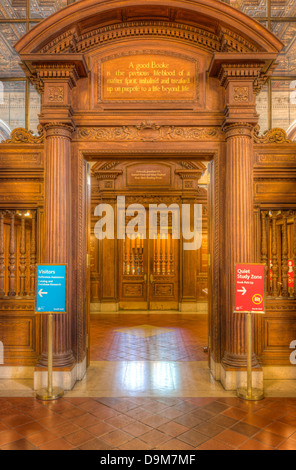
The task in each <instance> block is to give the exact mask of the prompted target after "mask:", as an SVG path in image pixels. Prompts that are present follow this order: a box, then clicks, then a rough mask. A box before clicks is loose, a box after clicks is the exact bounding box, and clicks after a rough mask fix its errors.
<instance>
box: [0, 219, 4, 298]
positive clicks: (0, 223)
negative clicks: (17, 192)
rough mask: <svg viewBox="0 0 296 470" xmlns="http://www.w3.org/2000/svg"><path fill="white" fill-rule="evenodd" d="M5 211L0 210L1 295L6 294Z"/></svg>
mask: <svg viewBox="0 0 296 470" xmlns="http://www.w3.org/2000/svg"><path fill="white" fill-rule="evenodd" d="M4 214H5V212H4V211H0V297H3V296H4V295H5V292H4V279H5V248H4Z"/></svg>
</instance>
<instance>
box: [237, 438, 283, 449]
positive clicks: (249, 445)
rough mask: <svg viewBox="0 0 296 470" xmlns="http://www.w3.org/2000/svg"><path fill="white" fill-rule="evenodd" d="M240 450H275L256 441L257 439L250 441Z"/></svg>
mask: <svg viewBox="0 0 296 470" xmlns="http://www.w3.org/2000/svg"><path fill="white" fill-rule="evenodd" d="M238 450H274V448H273V447H270V446H267V445H265V444H262V442H258V441H255V439H249V440H248V441H246V442H244V443H243V444H242V445H241V446H239V448H238Z"/></svg>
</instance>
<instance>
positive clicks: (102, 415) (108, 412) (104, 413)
mask: <svg viewBox="0 0 296 470" xmlns="http://www.w3.org/2000/svg"><path fill="white" fill-rule="evenodd" d="M91 413H92V414H93V415H94V416H96V417H97V418H99V419H108V418H113V417H114V416H118V415H119V414H120V413H119V412H118V411H116V410H112V409H111V408H107V406H106V407H105V409H100V410H98V411H93V412H91Z"/></svg>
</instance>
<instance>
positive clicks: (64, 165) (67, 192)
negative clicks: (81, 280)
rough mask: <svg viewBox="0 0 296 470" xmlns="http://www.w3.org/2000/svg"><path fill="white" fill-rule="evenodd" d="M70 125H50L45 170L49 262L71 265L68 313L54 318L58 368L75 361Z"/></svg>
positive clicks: (55, 351)
mask: <svg viewBox="0 0 296 470" xmlns="http://www.w3.org/2000/svg"><path fill="white" fill-rule="evenodd" d="M72 130H73V128H72V126H71V125H70V124H68V123H57V122H54V123H48V124H46V125H45V131H46V147H45V148H46V171H45V188H46V195H47V197H46V202H45V239H44V252H45V259H44V262H45V263H49V264H64V263H67V264H68V286H67V288H68V289H67V292H68V296H67V307H68V312H67V314H60V315H55V316H54V317H55V318H54V344H53V355H54V357H53V361H54V366H55V367H66V366H69V365H71V364H73V362H74V357H73V353H72V350H71V295H70V293H71V284H70V281H71V274H70V273H71V147H70V143H71V134H72ZM46 323H47V322H46V320H44V321H43V335H42V336H43V352H42V357H41V360H40V364H41V365H45V364H46V360H47V331H46V330H47V328H46Z"/></svg>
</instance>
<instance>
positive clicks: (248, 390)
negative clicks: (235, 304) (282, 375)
mask: <svg viewBox="0 0 296 470" xmlns="http://www.w3.org/2000/svg"><path fill="white" fill-rule="evenodd" d="M237 396H238V397H239V398H243V399H244V400H262V399H263V398H264V392H263V390H260V389H259V388H252V312H248V313H247V386H246V387H242V388H239V389H238V390H237Z"/></svg>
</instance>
